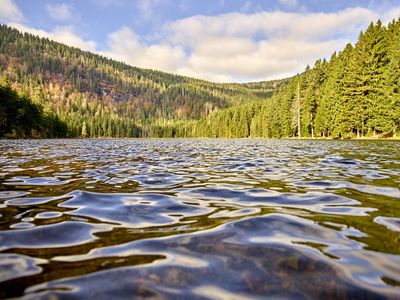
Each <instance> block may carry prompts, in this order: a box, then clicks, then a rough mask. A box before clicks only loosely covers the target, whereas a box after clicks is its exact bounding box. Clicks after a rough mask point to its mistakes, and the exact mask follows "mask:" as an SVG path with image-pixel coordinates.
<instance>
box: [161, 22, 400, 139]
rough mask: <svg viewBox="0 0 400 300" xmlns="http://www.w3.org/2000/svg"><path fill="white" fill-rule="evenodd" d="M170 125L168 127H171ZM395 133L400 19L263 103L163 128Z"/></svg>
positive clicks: (374, 26) (255, 133)
mask: <svg viewBox="0 0 400 300" xmlns="http://www.w3.org/2000/svg"><path fill="white" fill-rule="evenodd" d="M171 127H172V128H171ZM399 129H400V19H398V20H393V21H392V22H390V23H389V24H388V25H387V26H383V25H382V22H381V21H378V22H376V23H371V24H370V26H369V27H368V29H367V30H366V31H365V32H361V33H360V36H359V38H358V41H357V43H356V44H355V45H354V46H353V45H351V44H348V45H347V46H346V47H345V49H344V50H343V51H341V52H339V53H334V54H333V55H332V56H331V58H330V60H329V61H328V60H325V59H322V60H317V61H316V63H315V65H314V67H313V68H310V67H307V68H306V70H305V72H304V73H302V74H299V75H297V76H294V77H293V78H291V79H290V80H289V81H288V83H287V85H283V86H281V88H280V89H279V90H278V91H277V92H276V93H275V94H274V95H273V96H272V97H271V98H270V99H268V100H267V101H251V102H248V103H245V104H242V105H237V106H233V107H230V108H227V109H223V110H219V111H215V112H213V113H212V114H210V115H209V116H208V117H205V118H201V119H200V120H199V121H197V122H186V123H185V124H181V123H177V124H176V126H173V125H169V126H166V129H165V131H166V134H165V133H164V132H162V130H159V132H161V133H162V134H164V136H165V135H167V136H168V135H170V134H172V135H173V136H177V137H179V136H181V137H228V138H229V137H238V138H241V137H266V138H288V137H306V138H310V137H329V138H361V137H396V136H397V135H398V132H399Z"/></svg>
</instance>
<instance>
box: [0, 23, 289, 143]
mask: <svg viewBox="0 0 400 300" xmlns="http://www.w3.org/2000/svg"><path fill="white" fill-rule="evenodd" d="M0 75H6V76H7V77H8V78H9V80H10V82H11V86H12V87H13V88H14V89H16V90H17V91H20V92H23V93H25V94H26V95H28V96H30V97H31V98H33V99H36V101H37V102H38V103H39V104H40V105H41V106H43V107H45V108H46V109H48V110H51V111H53V112H55V114H56V115H57V116H58V117H59V118H60V119H61V120H62V121H64V122H65V123H66V124H67V127H68V132H67V135H68V136H70V137H76V136H86V137H139V136H154V135H159V130H160V128H166V127H168V126H169V125H168V124H170V123H171V122H172V123H173V124H177V122H182V120H186V121H188V120H195V119H199V118H202V117H207V116H208V115H209V114H211V113H212V112H214V111H217V110H219V109H223V108H227V107H231V106H233V105H239V104H241V103H247V102H248V101H254V100H260V101H264V100H265V99H267V98H268V97H269V96H271V95H272V94H273V92H274V91H275V90H276V88H277V87H279V86H280V85H282V84H285V83H286V81H285V80H277V81H271V82H260V83H249V84H235V83H233V84H219V83H212V82H207V81H203V80H197V79H193V78H188V77H183V76H178V75H173V74H168V73H163V72H159V71H153V70H146V69H141V68H135V67H131V66H128V65H126V64H124V63H121V62H117V61H114V60H110V59H107V58H105V57H102V56H99V55H96V54H92V53H89V52H84V51H81V50H79V49H77V48H72V47H68V46H66V45H63V44H60V43H57V42H54V41H51V40H48V39H44V38H39V37H36V36H33V35H31V34H28V33H20V32H19V31H18V30H15V29H12V28H10V27H8V26H5V25H1V26H0Z"/></svg>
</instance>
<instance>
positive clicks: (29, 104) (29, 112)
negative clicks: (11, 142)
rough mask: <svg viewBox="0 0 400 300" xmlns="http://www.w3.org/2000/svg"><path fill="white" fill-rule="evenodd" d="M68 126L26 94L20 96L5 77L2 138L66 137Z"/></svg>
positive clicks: (0, 86)
mask: <svg viewBox="0 0 400 300" xmlns="http://www.w3.org/2000/svg"><path fill="white" fill-rule="evenodd" d="M66 133H67V127H66V125H65V124H64V123H63V122H61V121H60V119H59V118H58V117H57V116H54V115H53V114H52V113H50V112H46V113H44V111H43V107H42V106H41V105H39V104H37V103H34V102H33V101H32V100H31V99H30V98H29V97H27V96H26V95H24V94H20V95H19V94H18V93H17V92H16V91H15V90H13V89H12V88H11V86H10V83H9V80H8V79H7V78H6V77H4V78H3V79H2V80H1V83H0V137H5V138H20V137H26V138H30V137H34V138H39V137H64V136H66Z"/></svg>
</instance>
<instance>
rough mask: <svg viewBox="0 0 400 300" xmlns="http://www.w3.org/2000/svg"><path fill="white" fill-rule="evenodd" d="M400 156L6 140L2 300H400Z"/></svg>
mask: <svg viewBox="0 0 400 300" xmlns="http://www.w3.org/2000/svg"><path fill="white" fill-rule="evenodd" d="M399 146H400V143H399V142H391V141H388V142H383V141H370V142H367V141H364V142H355V141H344V142H343V141H268V140H163V139H160V140H40V141H37V140H35V141H33V140H19V141H7V140H2V141H0V297H1V298H9V297H22V298H26V299H31V298H32V299H37V298H46V299H48V298H51V297H57V298H66V299H70V298H77V299H80V298H94V297H97V298H102V299H109V298H113V299H114V298H132V297H134V298H135V297H138V298H141V297H151V298H155V299H158V298H170V299H187V298H192V299H207V298H209V299H210V298H211V299H215V298H224V299H225V298H232V299H239V298H240V299H241V298H256V299H257V298H265V297H267V296H268V297H271V298H285V299H287V298H289V299H320V298H327V299H397V298H399V297H400V204H399V203H400V201H399V200H400V189H399V187H400V174H399V171H398V170H399V169H400V152H399V151H398V149H399Z"/></svg>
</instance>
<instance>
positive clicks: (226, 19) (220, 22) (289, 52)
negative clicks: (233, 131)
mask: <svg viewBox="0 0 400 300" xmlns="http://www.w3.org/2000/svg"><path fill="white" fill-rule="evenodd" d="M0 1H1V0H0ZM101 1H103V2H104V3H111V2H114V4H117V3H121V1H124V0H101ZM159 1H160V0H150V1H144V0H142V1H139V2H137V5H138V9H140V11H141V13H142V14H143V16H144V17H150V16H151V15H152V14H157V12H155V8H156V7H157V5H161V3H160V2H159ZM281 2H284V1H281ZM286 2H287V3H289V2H288V0H286ZM0 3H4V2H0ZM249 3H251V2H249ZM291 3H292V4H294V2H293V1H292V2H291ZM289 4H290V3H289ZM289 4H287V5H289ZM163 5H164V4H163ZM17 9H18V8H17ZM399 15H400V6H398V7H391V8H390V9H386V10H382V11H376V10H373V9H372V8H371V9H368V8H361V7H355V8H348V9H344V10H341V11H337V12H331V13H323V12H318V13H315V12H305V11H301V12H283V11H271V12H265V11H261V12H256V13H252V14H250V13H244V12H240V13H229V14H222V15H217V16H201V15H198V16H193V17H189V18H186V19H180V20H176V21H173V22H169V23H165V24H162V26H160V28H162V29H160V30H158V31H155V32H151V36H152V39H151V40H152V42H148V41H149V39H147V42H146V40H145V39H144V38H145V37H140V36H139V35H137V34H136V33H135V32H134V31H133V30H132V29H130V28H128V27H122V28H120V29H119V30H117V31H115V32H113V33H110V34H109V35H108V38H107V47H106V49H102V50H100V49H98V48H97V46H96V43H95V42H94V41H92V40H87V39H84V38H82V37H81V36H80V35H79V34H78V33H77V31H76V29H75V28H74V27H72V26H58V27H56V28H55V29H54V30H52V31H51V32H47V31H43V30H37V29H34V28H30V27H27V26H24V25H21V24H18V23H14V24H10V25H11V26H14V27H17V28H18V29H20V30H22V31H26V32H30V33H33V34H37V35H40V36H42V37H47V38H50V39H53V40H56V41H58V42H62V43H65V44H67V45H71V46H74V47H79V48H82V49H84V50H88V51H93V52H97V53H100V54H103V55H105V56H108V57H111V58H114V59H117V60H120V61H124V62H126V63H128V64H131V65H134V66H138V67H144V68H151V69H159V70H163V71H167V72H173V73H178V74H183V75H187V76H192V77H198V78H203V79H207V80H212V81H223V82H228V81H259V80H268V79H276V78H282V77H287V76H291V75H294V74H296V73H298V72H302V71H304V69H305V66H306V65H307V64H309V65H312V64H313V63H314V62H315V61H316V60H317V59H319V58H324V57H325V58H329V57H330V55H331V54H332V53H333V52H334V51H338V50H342V49H343V48H344V46H345V44H346V43H347V42H354V41H355V39H356V38H357V36H358V34H359V32H360V31H361V30H365V28H367V26H368V24H369V23H370V22H371V21H376V20H377V19H378V18H381V19H382V20H383V22H384V23H385V22H387V21H388V20H390V19H391V18H393V17H398V16H399ZM21 16H22V15H21Z"/></svg>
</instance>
